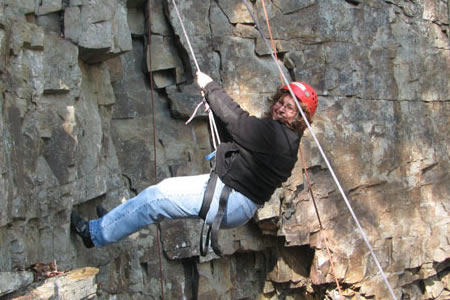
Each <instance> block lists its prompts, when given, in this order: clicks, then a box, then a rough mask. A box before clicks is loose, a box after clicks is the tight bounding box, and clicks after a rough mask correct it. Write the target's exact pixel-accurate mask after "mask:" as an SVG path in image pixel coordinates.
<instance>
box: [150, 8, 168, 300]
mask: <svg viewBox="0 0 450 300" xmlns="http://www.w3.org/2000/svg"><path fill="white" fill-rule="evenodd" d="M147 15H148V20H147V22H148V48H149V51H151V50H150V49H151V46H152V9H151V0H147ZM148 57H149V69H150V70H149V73H150V78H149V79H150V90H151V98H152V122H153V162H154V165H153V168H154V178H155V183H156V181H157V180H158V172H157V165H156V118H155V98H154V95H153V91H154V86H153V71H152V56H151V55H149V56H148ZM159 231H160V228H159V225H158V226H157V228H156V245H157V248H158V257H159V279H160V280H159V283H160V288H161V299H162V300H164V276H163V271H162V258H161V247H160V243H161V240H160V234H159Z"/></svg>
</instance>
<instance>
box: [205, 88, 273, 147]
mask: <svg viewBox="0 0 450 300" xmlns="http://www.w3.org/2000/svg"><path fill="white" fill-rule="evenodd" d="M205 91H206V94H205V96H206V99H207V101H208V104H209V105H210V107H211V109H212V111H213V112H214V114H215V116H216V117H217V118H219V119H220V122H221V124H223V125H224V126H225V129H226V131H227V133H228V134H230V135H231V137H232V139H233V140H234V141H235V142H236V143H238V144H240V145H241V146H243V147H245V148H246V149H248V150H252V151H259V152H261V151H262V152H266V151H268V152H272V151H273V149H272V146H273V145H274V143H273V142H274V140H273V135H274V134H275V131H274V128H273V123H271V122H264V121H262V120H261V119H259V118H256V117H254V116H250V115H249V113H248V112H247V111H245V110H243V109H242V108H241V107H240V106H239V104H237V103H236V102H234V101H233V99H232V98H231V97H230V96H228V94H227V93H226V92H225V90H224V89H223V88H222V87H220V86H219V85H218V84H217V83H215V82H211V83H209V84H207V85H206V87H205Z"/></svg>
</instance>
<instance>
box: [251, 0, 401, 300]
mask: <svg viewBox="0 0 450 300" xmlns="http://www.w3.org/2000/svg"><path fill="white" fill-rule="evenodd" d="M243 1H244V4H245V6H246V7H247V10H248V12H249V14H250V16H251V17H252V19H253V21H254V23H255V26H256V28H257V30H258V31H259V34H260V35H261V38H262V39H263V41H264V42H265V43H266V46H267V48H268V49H269V50H270V52H271V56H272V58H273V60H274V61H275V64H276V66H277V68H278V70H279V71H280V74H282V77H283V79H284V81H285V82H288V80H287V78H286V75H285V74H284V72H283V70H282V69H281V67H280V66H279V65H278V63H277V60H276V57H275V55H274V54H273V51H272V49H271V48H270V45H269V42H268V41H267V39H266V37H265V36H264V34H263V32H262V30H261V26H260V25H259V22H258V20H257V19H256V17H255V15H254V14H253V11H252V10H251V8H250V6H249V4H248V1H247V0H243ZM287 87H288V89H289V92H290V94H291V96H292V98H293V99H294V101H295V104H296V105H297V107H298V109H299V111H300V114H301V115H302V117H303V119H304V121H305V123H306V126H307V127H308V129H309V131H310V133H311V136H312V137H313V139H314V142H315V143H316V145H317V147H318V149H319V152H320V154H321V155H322V158H323V159H324V161H325V163H326V165H327V167H328V170H329V171H330V173H331V176H332V177H333V180H334V182H335V183H336V186H337V187H338V189H339V192H340V193H341V195H342V198H343V199H344V202H345V204H346V205H347V208H348V209H349V211H350V214H351V215H352V218H353V220H354V221H355V223H356V225H357V227H358V230H359V231H360V233H361V236H362V238H363V240H364V242H365V244H366V246H367V248H368V249H369V251H370V254H371V255H372V258H373V259H374V261H375V264H376V266H377V268H378V270H379V271H380V274H381V276H382V278H383V280H384V282H385V284H386V286H387V288H388V290H389V292H390V294H391V296H392V298H393V299H395V300H397V297H396V296H395V294H394V290H393V289H392V287H391V285H390V283H389V281H388V280H387V277H386V274H385V273H384V271H383V268H382V267H381V264H380V262H379V261H378V258H377V257H376V255H375V252H374V251H373V249H372V246H371V245H370V242H369V240H368V238H367V236H366V234H365V232H364V230H363V228H362V226H361V224H360V223H359V220H358V218H357V217H356V215H355V212H354V211H353V208H352V206H351V205H350V202H349V201H348V199H347V196H346V195H345V192H344V190H343V188H342V186H341V184H340V182H339V180H338V179H337V177H336V174H335V173H334V170H333V168H332V167H331V164H330V162H329V161H328V158H327V156H326V155H325V152H324V151H323V149H322V146H321V145H320V143H319V140H318V139H317V137H316V135H315V134H314V132H313V130H312V128H311V124H309V122H308V120H307V118H306V116H305V113H304V112H303V109H302V108H301V106H300V104H299V103H298V100H297V99H296V97H295V94H294V92H293V91H292V89H291V87H290V86H289V85H287Z"/></svg>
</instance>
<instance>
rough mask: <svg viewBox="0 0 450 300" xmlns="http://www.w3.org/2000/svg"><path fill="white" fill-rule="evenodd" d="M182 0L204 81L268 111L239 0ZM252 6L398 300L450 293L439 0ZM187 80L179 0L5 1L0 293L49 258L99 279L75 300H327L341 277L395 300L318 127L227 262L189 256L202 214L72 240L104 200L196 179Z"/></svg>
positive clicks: (0, 64) (261, 46)
mask: <svg viewBox="0 0 450 300" xmlns="http://www.w3.org/2000/svg"><path fill="white" fill-rule="evenodd" d="M177 2H180V3H178V8H179V10H180V13H181V15H182V17H183V22H184V25H185V28H186V31H187V34H188V36H189V39H190V42H191V44H192V46H193V48H194V52H195V56H196V59H197V60H198V64H199V66H200V69H201V70H202V71H204V72H206V73H208V74H210V75H211V76H212V77H213V78H214V79H215V80H216V81H218V82H219V83H220V84H222V85H223V87H224V88H225V89H226V91H227V92H228V93H229V94H230V95H231V96H232V97H233V98H234V99H235V100H236V101H237V102H239V103H240V105H241V106H242V107H243V108H245V109H246V110H248V111H249V112H250V113H252V114H254V115H257V116H262V115H263V113H264V111H265V110H266V109H267V106H268V104H267V101H266V100H265V99H266V98H267V96H268V95H270V94H271V93H272V92H273V91H275V90H276V88H277V87H278V86H279V85H280V80H279V74H278V69H277V68H276V66H275V63H274V61H273V60H272V58H271V55H270V50H269V49H268V48H267V47H266V43H265V42H264V41H263V40H262V39H261V37H260V35H259V33H258V32H257V30H256V29H255V26H254V24H253V20H252V18H251V17H250V14H249V13H248V11H247V9H246V7H245V5H244V4H243V2H242V1H237V0H227V1H225V0H218V1H193V0H186V1H177ZM251 6H252V9H253V11H254V12H255V14H256V16H257V18H258V20H259V23H260V24H261V27H262V28H263V31H264V34H265V36H266V37H269V34H268V30H267V28H266V26H265V21H264V13H263V7H262V2H261V1H254V2H251ZM265 6H266V9H267V13H268V16H269V21H270V24H271V29H272V35H273V39H274V43H275V45H276V47H277V51H278V59H279V61H278V63H279V65H280V66H281V68H282V70H283V71H284V72H285V74H286V75H287V76H288V77H289V79H290V80H302V81H306V82H308V83H310V84H311V85H312V86H313V87H314V88H315V89H316V91H317V92H318V94H319V107H318V111H317V113H316V116H315V119H314V123H313V124H312V129H313V132H314V134H315V135H316V136H317V139H318V141H319V142H320V145H321V147H322V149H323V152H324V153H325V154H326V156H327V158H328V159H329V160H330V162H331V166H332V167H333V170H334V172H335V174H336V178H337V179H338V180H339V182H340V184H341V185H342V190H343V192H345V194H346V195H347V198H348V202H349V204H350V206H351V208H352V210H353V211H354V215H355V216H356V217H357V219H358V222H359V223H360V224H361V227H362V229H363V231H364V233H365V234H366V235H367V240H368V242H369V243H370V245H371V247H372V248H373V252H374V253H375V255H376V257H377V260H378V261H379V263H380V266H381V267H382V269H383V270H384V273H385V275H386V277H387V279H388V281H389V283H390V285H391V287H392V289H393V291H394V293H395V295H396V297H397V298H398V299H448V298H450V275H449V274H450V273H449V261H450V260H449V258H450V245H449V243H450V242H449V239H448V236H449V224H450V217H449V209H450V201H449V200H450V175H449V167H450V166H449V145H450V138H449V137H450V132H449V128H450V124H449V120H450V116H449V115H450V97H449V95H450V93H449V80H448V78H449V75H450V74H449V70H450V46H449V37H448V35H449V4H448V1H444V0H427V1H425V0H418V1H406V0H399V1H387V0H385V1H380V0H377V1H350V0H346V1H342V0H329V1H316V0H308V1H306V0H302V1H294V0H290V1H286V0H283V1H281V0H273V1H266V3H265ZM148 10H150V13H148ZM149 19H151V22H150V23H151V29H149V28H150V26H149ZM150 71H151V73H150ZM195 72H196V66H195V64H194V61H193V57H192V54H191V53H190V51H189V47H188V44H187V40H186V38H185V37H184V35H183V31H182V28H181V24H180V22H179V20H178V18H177V16H176V14H175V10H174V7H173V3H172V1H169V0H154V1H150V2H149V3H147V2H146V1H144V0H134V1H131V0H129V1H123V0H108V1H106V0H89V1H87V0H71V1H62V0H44V1H23V0H21V1H17V0H0V79H1V80H0V133H1V134H2V139H1V140H0V207H1V208H2V209H0V245H1V247H0V271H1V272H2V273H1V274H0V275H1V276H0V296H5V295H6V296H8V295H9V296H11V295H14V294H17V295H18V294H20V295H26V293H27V292H29V291H30V287H31V285H30V284H31V281H32V280H31V277H30V273H29V272H27V271H23V270H25V269H26V268H28V267H29V266H31V265H33V264H35V263H39V262H49V261H56V262H57V263H58V266H59V268H60V269H61V270H69V269H75V268H78V267H83V266H91V267H96V268H99V272H98V274H97V275H96V283H97V287H96V286H95V284H94V283H93V281H92V280H93V277H92V276H95V274H93V275H92V276H91V275H89V276H88V277H89V280H88V281H89V282H86V284H83V283H81V285H80V282H79V281H77V283H76V284H75V285H74V286H72V287H70V284H69V286H67V289H68V290H73V289H72V288H73V287H75V290H78V291H82V290H83V289H85V291H87V292H86V293H85V295H84V294H83V296H81V295H80V296H75V297H78V298H83V297H88V296H89V297H91V296H92V295H93V293H94V292H95V289H96V288H97V297H98V298H99V299H110V298H111V297H116V298H117V299H157V298H159V297H160V296H161V295H162V293H164V297H166V298H167V299H182V298H186V299H195V298H199V299H206V298H210V299H287V298H289V299H323V298H327V299H338V298H339V292H338V288H337V286H336V283H335V282H336V281H335V279H337V281H338V282H339V284H340V289H341V291H342V294H344V295H345V296H346V297H348V298H349V299H350V298H355V299H374V298H375V299H389V298H390V297H391V296H390V294H389V291H388V288H387V286H386V284H385V282H384V281H383V279H382V276H381V273H380V272H379V270H378V268H377V266H376V264H375V262H374V259H373V258H372V257H371V255H370V253H369V249H368V248H367V246H366V244H365V242H364V239H363V237H362V235H361V233H360V232H359V230H358V228H357V226H356V224H355V221H354V219H353V217H352V214H351V213H350V211H349V209H348V207H347V204H346V203H345V201H344V199H343V197H342V196H341V193H340V191H339V188H338V187H337V186H336V184H335V182H334V179H333V177H332V176H331V173H330V169H329V167H328V166H327V164H326V163H325V162H324V159H323V157H322V156H321V154H320V151H319V147H318V146H317V144H316V143H315V141H314V139H313V137H312V134H311V132H306V133H305V135H304V137H303V139H302V144H301V145H302V150H303V151H302V152H303V156H304V160H305V163H304V166H303V164H302V163H301V159H299V161H298V164H297V166H296V168H295V169H294V171H293V174H292V176H291V178H290V179H289V180H288V181H287V182H286V183H285V184H284V185H283V187H282V188H280V189H279V190H277V191H276V193H275V194H274V195H273V197H272V199H271V201H270V202H268V203H267V204H266V205H265V207H264V208H262V209H261V210H259V211H258V213H257V215H256V216H255V218H254V220H252V221H251V222H250V223H249V224H248V225H246V226H244V227H242V228H238V229H234V230H223V231H222V232H221V238H220V240H221V244H222V248H223V251H224V252H225V254H226V255H225V257H222V258H219V257H216V256H214V254H213V253H209V254H208V256H207V257H205V258H200V259H198V256H199V243H198V242H199V232H200V228H201V222H200V221H199V220H195V219H193V220H176V221H164V222H162V223H161V224H159V226H156V225H153V226H149V227H148V228H145V229H142V230H141V231H139V232H138V233H135V234H133V235H131V236H130V237H128V238H126V239H124V240H123V241H121V242H119V243H117V244H115V245H111V246H108V247H106V248H103V249H90V250H87V249H85V248H84V247H83V246H82V244H81V242H80V240H79V239H77V238H76V237H75V236H73V234H71V232H70V228H69V218H70V212H71V211H72V209H76V210H78V211H80V212H81V214H82V215H84V216H87V217H89V218H91V219H92V218H95V217H96V216H95V206H96V205H97V204H100V203H102V204H103V205H104V206H105V207H106V208H108V209H110V208H112V207H114V206H116V205H118V204H120V203H121V202H123V201H126V199H129V198H130V197H132V196H133V195H135V194H136V193H138V192H140V191H141V190H142V189H144V188H145V187H147V186H149V185H151V184H153V183H155V182H158V181H160V180H162V179H164V178H167V177H172V176H182V175H195V174H202V173H208V172H209V164H208V162H207V161H206V160H204V156H205V155H207V154H208V153H209V152H210V151H211V146H210V143H209V133H208V127H207V121H206V119H205V115H204V114H200V117H198V118H197V119H195V120H194V121H193V122H192V123H191V124H190V125H189V126H186V125H185V124H184V121H185V120H186V119H187V118H188V115H189V114H190V113H191V112H192V111H193V108H194V107H195V106H196V104H197V103H198V102H199V101H201V96H200V93H199V91H198V89H197V87H196V86H195V85H194V84H193V78H194V76H195ZM152 80H153V81H152ZM151 83H152V84H151ZM151 86H154V90H153V91H152V90H151V89H150V87H151ZM153 115H154V116H155V119H153ZM154 125H155V126H154ZM154 136H155V138H154ZM302 167H305V168H306V169H307V174H308V177H309V179H310V181H311V184H312V185H311V188H312V193H313V195H314V199H315V202H316V206H317V209H318V214H319V216H320V222H319V219H318V218H317V214H316V211H315V209H314V204H313V201H312V198H311V195H310V192H309V189H308V185H307V183H306V181H304V179H303V178H304V177H305V175H304V171H303V170H302ZM158 237H159V238H160V240H158ZM327 247H328V248H327ZM327 249H329V252H330V253H331V255H329V254H328V250H327ZM330 257H331V259H330ZM160 269H161V272H160V271H159V270H160ZM95 273H96V272H95ZM8 283H10V284H8ZM48 284H50V285H49V286H46V285H45V284H43V285H42V286H41V287H40V288H41V289H40V291H43V290H46V289H47V290H48V291H50V292H54V290H55V289H56V290H58V288H55V286H61V283H58V282H56V283H55V282H53V283H48ZM52 284H53V285H52ZM64 286H65V287H66V283H64ZM161 287H162V288H163V291H162V290H161ZM29 293H30V292H29ZM30 297H32V296H30ZM51 297H56V296H55V295H54V294H51V293H50V294H49V296H48V297H47V298H51ZM44 298H45V297H44Z"/></svg>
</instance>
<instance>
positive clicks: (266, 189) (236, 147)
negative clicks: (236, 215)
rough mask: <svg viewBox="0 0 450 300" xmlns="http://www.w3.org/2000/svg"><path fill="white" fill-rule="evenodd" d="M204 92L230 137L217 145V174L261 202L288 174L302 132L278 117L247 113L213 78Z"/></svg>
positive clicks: (239, 190)
mask: <svg viewBox="0 0 450 300" xmlns="http://www.w3.org/2000/svg"><path fill="white" fill-rule="evenodd" d="M205 96H206V99H207V101H208V103H209V105H210V107H211V109H212V111H213V112H214V114H215V115H216V117H217V118H218V119H219V120H218V122H220V124H222V125H223V126H224V128H225V130H226V132H227V133H228V134H229V136H230V137H231V140H230V141H228V142H222V143H221V144H220V145H219V147H218V149H217V153H216V172H217V174H218V175H219V178H220V179H221V180H222V182H224V183H225V184H227V185H228V186H230V187H232V188H234V189H235V190H236V191H238V192H240V193H242V194H244V195H245V196H247V197H248V198H250V199H251V200H252V201H253V202H255V203H257V204H263V203H264V202H266V201H268V200H269V199H270V197H271V195H272V194H273V192H274V191H275V189H276V188H277V187H280V186H281V183H283V182H284V181H286V180H287V179H288V177H289V176H290V175H291V171H292V169H293V168H294V165H295V162H296V161H297V151H298V146H299V142H300V138H301V136H299V134H298V133H296V132H295V131H293V130H291V129H290V128H288V127H287V126H285V125H284V124H283V123H281V122H279V121H274V120H272V119H269V118H265V119H259V118H256V117H253V116H250V115H249V114H248V112H246V111H245V110H243V109H242V108H241V107H240V106H239V105H238V104H237V103H235V102H234V101H233V99H231V98H230V97H229V96H228V95H227V94H226V92H225V90H224V89H223V88H221V87H220V86H219V85H218V84H217V83H215V82H211V83H209V84H208V85H206V87H205Z"/></svg>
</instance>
